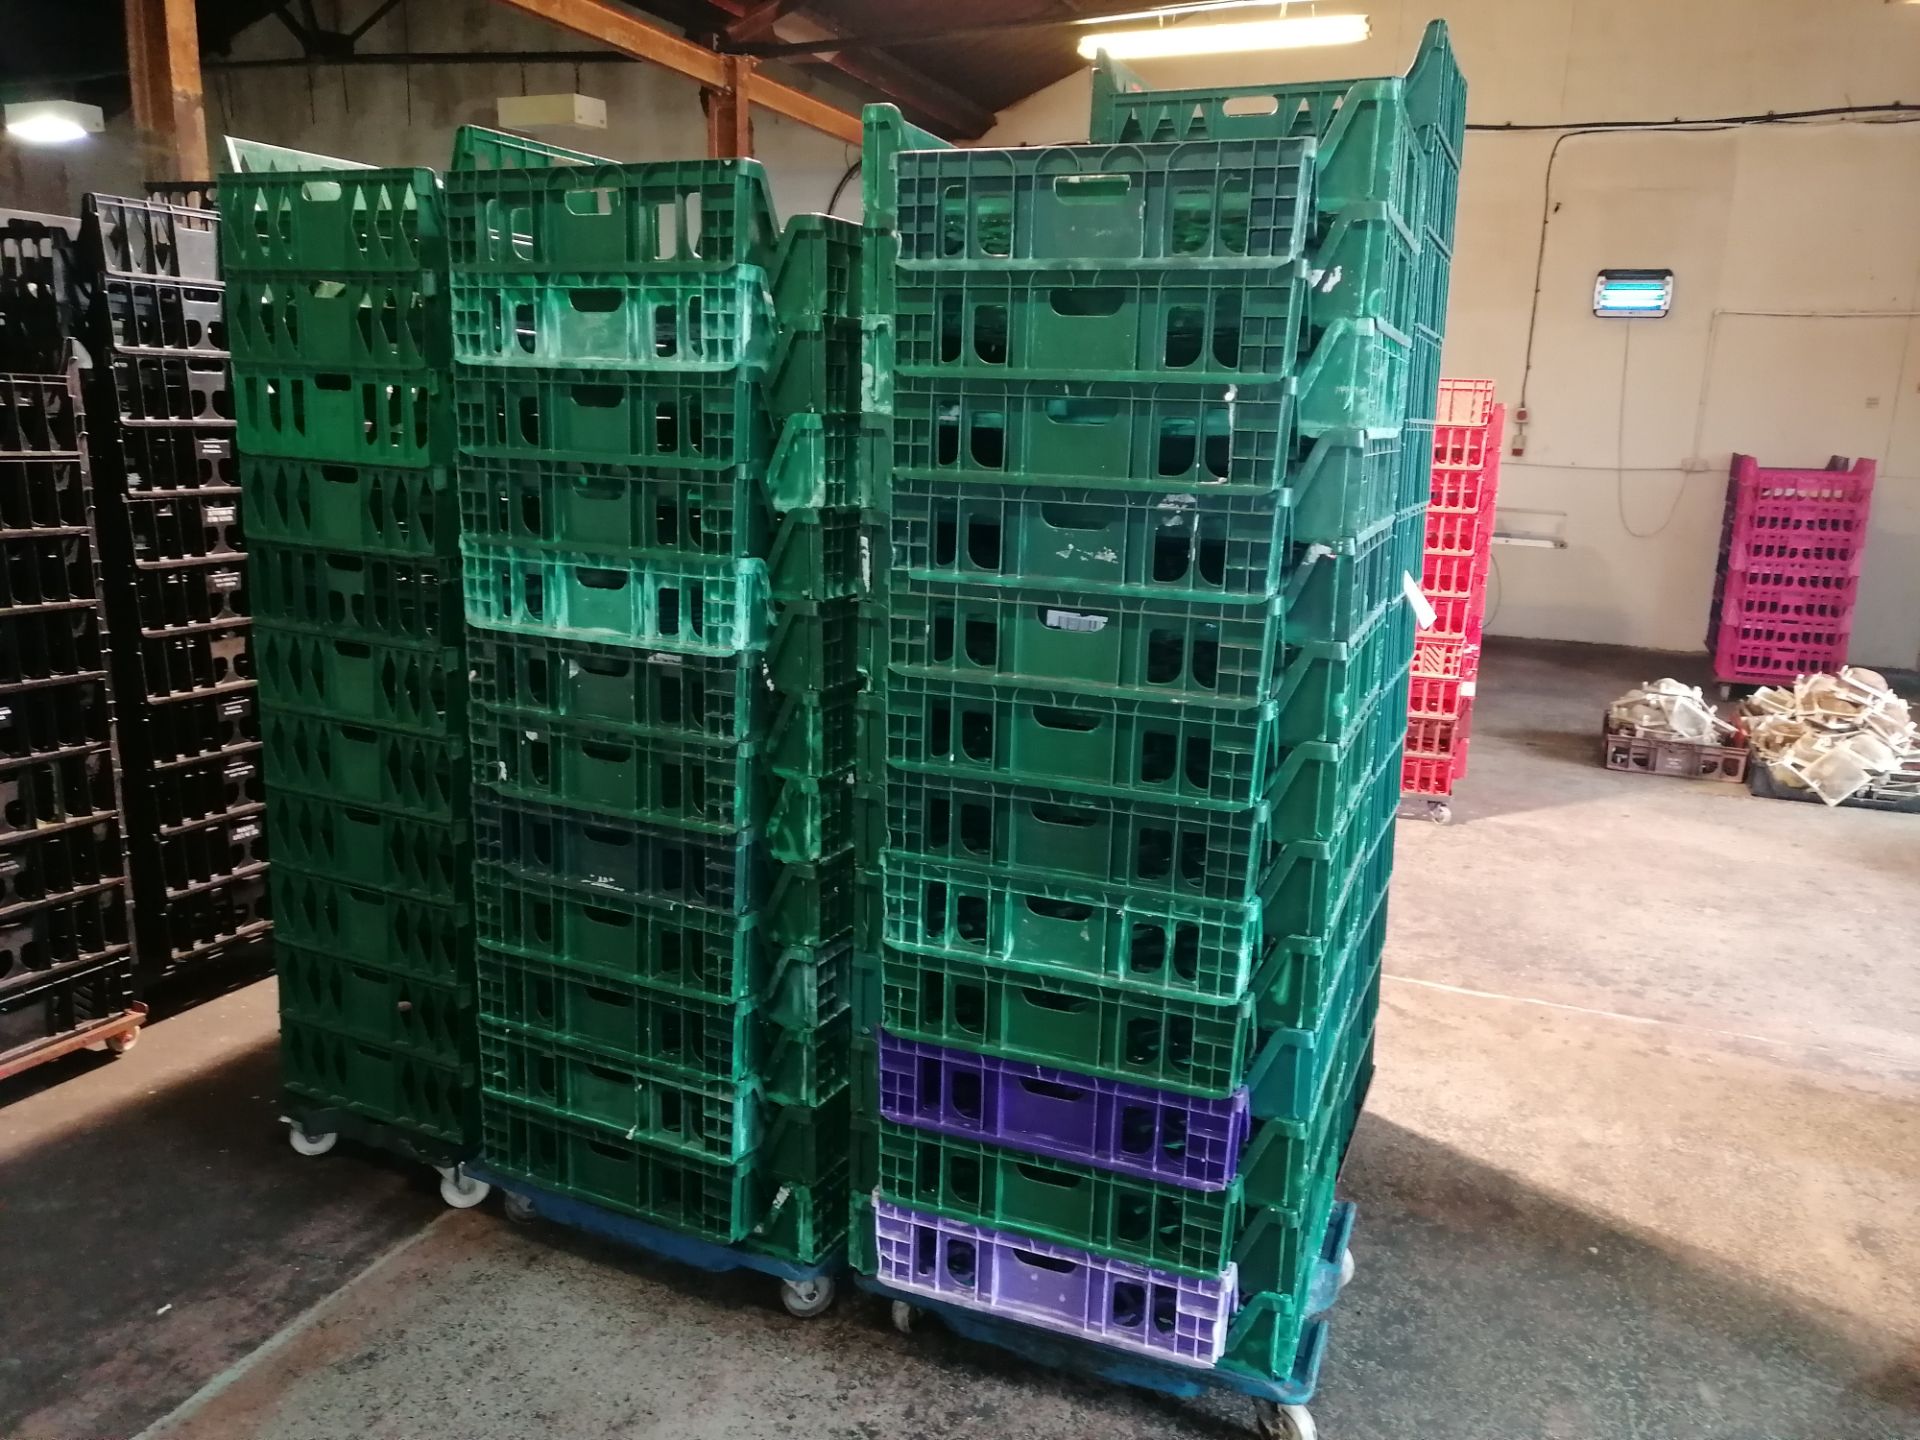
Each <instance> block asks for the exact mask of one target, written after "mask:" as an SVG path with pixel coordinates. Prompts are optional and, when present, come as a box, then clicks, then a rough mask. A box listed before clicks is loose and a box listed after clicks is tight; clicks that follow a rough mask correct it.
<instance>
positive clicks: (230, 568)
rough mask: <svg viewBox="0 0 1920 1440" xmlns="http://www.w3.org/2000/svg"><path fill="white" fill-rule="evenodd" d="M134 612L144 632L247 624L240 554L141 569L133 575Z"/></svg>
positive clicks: (174, 562)
mask: <svg viewBox="0 0 1920 1440" xmlns="http://www.w3.org/2000/svg"><path fill="white" fill-rule="evenodd" d="M134 577H135V578H134V590H135V598H134V604H135V606H136V607H137V609H136V611H135V613H136V614H137V615H138V617H139V624H140V629H141V630H142V631H143V632H152V631H155V630H184V629H188V628H190V627H193V626H201V625H211V626H232V625H239V624H243V623H245V621H246V620H247V619H248V617H249V616H250V615H251V613H252V611H251V610H250V609H249V607H248V604H247V567H246V565H245V564H244V563H243V560H242V558H241V557H239V556H232V555H223V556H211V557H207V558H205V559H200V560H185V561H182V560H175V561H162V562H156V563H154V564H151V565H142V566H140V567H139V568H138V569H137V570H136V571H135V572H134Z"/></svg>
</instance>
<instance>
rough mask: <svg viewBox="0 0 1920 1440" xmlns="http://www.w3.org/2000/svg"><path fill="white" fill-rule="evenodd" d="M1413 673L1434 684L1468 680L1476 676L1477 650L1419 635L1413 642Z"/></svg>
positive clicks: (1426, 633)
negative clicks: (1445, 681)
mask: <svg viewBox="0 0 1920 1440" xmlns="http://www.w3.org/2000/svg"><path fill="white" fill-rule="evenodd" d="M1413 673H1414V674H1415V675H1416V676H1431V677H1432V678H1434V679H1438V680H1472V679H1474V678H1475V677H1477V676H1478V675H1479V674H1480V646H1479V645H1478V644H1476V643H1472V642H1469V641H1466V640H1462V639H1459V638H1458V637H1456V636H1452V635H1436V634H1434V633H1433V632H1432V631H1430V630H1427V631H1422V632H1421V633H1420V634H1419V635H1417V636H1416V637H1415V638H1414V642H1413Z"/></svg>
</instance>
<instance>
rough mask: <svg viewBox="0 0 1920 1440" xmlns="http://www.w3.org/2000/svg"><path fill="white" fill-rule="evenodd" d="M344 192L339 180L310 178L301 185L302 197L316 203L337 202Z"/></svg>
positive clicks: (327, 203)
mask: <svg viewBox="0 0 1920 1440" xmlns="http://www.w3.org/2000/svg"><path fill="white" fill-rule="evenodd" d="M343 193H345V192H344V191H342V190H341V188H340V182H339V181H338V180H309V181H307V182H306V183H305V184H304V185H302V186H301V187H300V198H301V199H302V200H311V201H312V202H313V203H314V204H316V205H332V204H336V203H337V202H338V201H339V199H340V197H341V195H342V194H343Z"/></svg>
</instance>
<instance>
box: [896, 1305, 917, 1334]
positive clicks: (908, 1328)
mask: <svg viewBox="0 0 1920 1440" xmlns="http://www.w3.org/2000/svg"><path fill="white" fill-rule="evenodd" d="M890 1313H891V1315H892V1318H893V1328H894V1329H896V1330H898V1331H899V1332H900V1333H901V1334H902V1335H911V1334H912V1333H913V1322H914V1320H915V1319H916V1318H918V1316H919V1314H920V1312H919V1311H918V1310H916V1309H914V1308H913V1306H911V1305H909V1304H908V1303H907V1302H906V1301H904V1300H896V1301H894V1302H893V1308H892V1311H891V1312H890Z"/></svg>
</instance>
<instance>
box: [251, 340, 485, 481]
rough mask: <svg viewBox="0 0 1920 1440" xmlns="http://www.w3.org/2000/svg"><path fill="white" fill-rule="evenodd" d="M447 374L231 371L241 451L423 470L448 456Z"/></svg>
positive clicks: (272, 368) (286, 368) (275, 368)
mask: <svg viewBox="0 0 1920 1440" xmlns="http://www.w3.org/2000/svg"><path fill="white" fill-rule="evenodd" d="M446 392H447V381H446V377H445V376H444V375H443V374H442V373H441V372H439V371H435V370H400V369H388V370H379V369H366V370H325V369H299V368H295V367H294V366H291V365H284V364H282V365H241V364H236V365H235V366H234V367H233V397H234V420H235V427H236V428H235V431H234V434H235V439H236V442H237V444H238V445H239V448H240V450H241V452H242V453H243V454H247V455H272V456H277V457H279V458H282V459H287V460H324V461H327V462H329V463H336V464H343V465H384V466H392V465H399V466H409V467H420V466H427V465H438V464H444V463H445V462H446V461H447V460H448V459H450V458H451V457H452V454H453V433H454V432H453V425H452V420H453V414H452V407H451V406H450V405H449V404H448V397H447V393H446Z"/></svg>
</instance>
